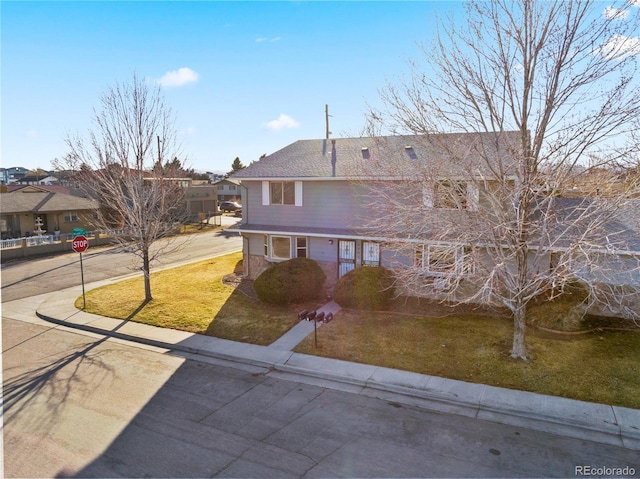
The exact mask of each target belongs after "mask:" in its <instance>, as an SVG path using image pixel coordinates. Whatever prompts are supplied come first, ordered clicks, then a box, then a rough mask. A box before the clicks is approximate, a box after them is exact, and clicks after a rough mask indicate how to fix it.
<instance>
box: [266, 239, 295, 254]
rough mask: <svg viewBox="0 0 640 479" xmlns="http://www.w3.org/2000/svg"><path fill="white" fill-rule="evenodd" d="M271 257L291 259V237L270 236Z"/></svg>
mask: <svg viewBox="0 0 640 479" xmlns="http://www.w3.org/2000/svg"><path fill="white" fill-rule="evenodd" d="M271 258H273V259H291V238H290V237H289V236H272V237H271Z"/></svg>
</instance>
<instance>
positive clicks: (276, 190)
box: [262, 181, 302, 206]
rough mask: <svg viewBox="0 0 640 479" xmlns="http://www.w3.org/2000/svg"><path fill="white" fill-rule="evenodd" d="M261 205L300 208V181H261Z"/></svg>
mask: <svg viewBox="0 0 640 479" xmlns="http://www.w3.org/2000/svg"><path fill="white" fill-rule="evenodd" d="M262 204H263V205H265V206H266V205H295V206H302V181H263V182H262Z"/></svg>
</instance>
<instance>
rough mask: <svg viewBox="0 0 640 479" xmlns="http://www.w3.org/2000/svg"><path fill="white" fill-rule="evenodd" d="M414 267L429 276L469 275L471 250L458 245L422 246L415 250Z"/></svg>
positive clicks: (471, 267)
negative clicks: (419, 268) (417, 267)
mask: <svg viewBox="0 0 640 479" xmlns="http://www.w3.org/2000/svg"><path fill="white" fill-rule="evenodd" d="M416 265H417V266H419V267H421V268H422V269H423V270H424V273H425V274H427V275H429V276H450V275H454V274H471V273H472V272H473V263H472V260H471V248H468V247H462V246H458V245H423V246H421V247H419V248H418V249H417V250H416Z"/></svg>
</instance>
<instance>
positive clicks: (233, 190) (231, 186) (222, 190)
mask: <svg viewBox="0 0 640 479" xmlns="http://www.w3.org/2000/svg"><path fill="white" fill-rule="evenodd" d="M234 177H235V175H234ZM214 185H215V187H216V188H217V191H218V202H219V203H222V202H223V201H238V202H242V194H241V191H240V182H239V181H237V180H235V179H231V178H227V179H224V180H220V181H216V182H215V183H214Z"/></svg>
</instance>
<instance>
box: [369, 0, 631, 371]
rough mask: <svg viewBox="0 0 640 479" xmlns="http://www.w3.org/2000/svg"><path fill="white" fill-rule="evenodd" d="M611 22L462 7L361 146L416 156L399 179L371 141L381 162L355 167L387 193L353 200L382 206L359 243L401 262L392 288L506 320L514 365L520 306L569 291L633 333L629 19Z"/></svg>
mask: <svg viewBox="0 0 640 479" xmlns="http://www.w3.org/2000/svg"><path fill="white" fill-rule="evenodd" d="M615 7H616V8H618V9H619V10H616V11H618V12H619V13H618V14H617V15H605V14H604V13H603V11H602V4H601V3H598V2H589V1H585V2H582V1H580V2H579V1H569V0H567V1H546V2H539V1H534V0H522V1H519V2H511V1H507V0H496V1H493V2H468V3H465V8H466V17H467V22H466V23H465V24H464V25H463V27H458V26H456V25H454V24H453V23H451V24H447V23H446V22H444V21H443V22H441V23H440V29H439V34H438V36H437V38H436V39H435V41H434V42H433V44H431V45H428V46H427V47H425V48H424V53H425V60H426V61H425V63H424V65H421V64H418V63H413V64H412V65H411V70H410V77H409V80H406V81H404V82H401V83H397V84H391V83H389V84H388V85H387V87H386V88H385V90H384V91H383V92H382V94H381V96H382V100H383V104H384V107H383V108H382V109H375V110H374V109H372V110H371V112H370V124H369V128H368V131H369V132H370V133H372V134H373V135H376V136H378V135H380V134H383V133H392V134H394V135H399V134H405V135H410V136H408V137H407V142H413V145H414V146H415V149H416V150H415V151H416V152H417V153H416V155H415V156H416V160H417V161H413V162H409V163H408V162H407V158H406V154H405V155H404V156H403V153H406V151H405V152H402V151H400V148H397V145H395V144H394V145H390V144H388V143H386V141H385V139H384V138H385V137H380V138H379V140H380V141H379V148H378V149H379V151H378V152H377V154H376V156H377V157H379V158H385V159H387V161H384V162H383V161H379V162H375V161H368V162H364V163H363V168H365V170H363V171H369V172H370V175H371V176H378V177H382V176H386V178H391V177H395V178H397V180H398V181H379V182H373V183H372V182H368V183H367V182H362V184H361V185H360V189H362V190H366V191H367V192H366V194H365V195H364V197H363V198H366V200H365V199H363V201H367V202H372V203H373V204H376V205H379V206H380V208H379V213H380V214H379V216H378V218H376V219H375V220H373V221H372V222H371V224H370V225H369V227H370V228H373V229H374V230H376V231H377V234H378V235H379V236H380V237H384V238H388V241H389V243H390V245H392V246H393V248H394V249H397V250H398V251H399V252H400V254H399V255H398V258H399V260H398V265H397V267H396V268H395V269H396V272H397V274H398V278H399V283H401V284H403V285H405V287H406V289H407V290H408V291H410V292H412V293H413V294H420V295H431V296H433V297H438V298H440V299H443V300H447V301H453V302H479V303H485V304H492V305H498V306H502V307H505V308H507V309H508V310H509V311H511V313H512V315H513V318H514V337H513V346H512V350H511V355H512V357H514V358H522V359H526V358H527V348H526V344H525V329H526V320H527V306H528V305H529V304H530V303H531V302H532V301H534V300H536V299H539V298H540V297H547V298H553V297H555V296H557V295H559V294H562V292H563V291H564V290H565V288H566V287H568V286H569V285H571V284H574V283H576V282H579V283H581V284H583V285H584V286H585V287H586V288H587V290H588V293H589V294H588V303H589V306H590V307H591V308H592V309H593V310H598V308H599V310H600V311H603V310H605V309H606V310H608V311H609V312H610V313H611V314H614V311H615V314H621V315H623V316H624V317H628V318H637V317H638V316H637V314H638V313H637V307H636V309H635V310H634V307H633V306H632V304H634V303H633V301H632V299H630V298H632V297H634V295H636V296H635V297H636V299H637V293H638V291H637V290H636V289H634V288H632V287H630V286H627V285H633V284H636V285H637V284H640V273H639V271H640V270H639V268H638V266H639V263H638V260H639V258H640V256H639V251H640V240H639V238H638V232H639V231H640V228H639V227H638V226H639V224H638V217H639V216H640V204H639V203H638V200H637V199H636V198H638V197H639V196H640V190H639V189H638V180H637V175H636V176H635V177H634V176H633V175H630V174H625V175H622V174H621V171H620V168H619V166H620V164H621V163H623V162H625V163H626V164H629V163H630V162H631V163H633V162H635V164H636V165H637V164H638V157H639V156H638V155H639V145H638V141H637V139H638V137H637V127H638V118H639V116H640V115H639V113H640V84H639V83H640V82H639V80H638V78H639V77H638V75H637V63H636V60H637V56H638V54H640V52H638V51H637V48H636V49H635V50H634V48H633V47H632V45H634V43H633V42H637V37H638V35H639V31H638V25H639V18H640V14H639V10H640V8H638V7H637V6H634V5H633V3H630V2H627V3H623V4H621V5H616V6H615ZM448 132H464V133H466V135H456V134H446V133H448ZM634 135H636V136H635V137H634ZM387 138H388V137H387ZM394 148H395V149H394ZM435 158H441V159H443V161H441V162H438V161H435ZM367 168H368V170H366V169H367ZM382 172H385V173H384V174H383V173H382ZM592 175H600V176H599V179H600V181H601V182H598V183H597V184H595V185H594V184H593V182H592V184H589V179H593V178H594V176H592ZM585 178H587V180H585ZM407 201H409V202H410V205H409V207H407V204H406V202H407ZM403 203H404V204H403Z"/></svg>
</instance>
